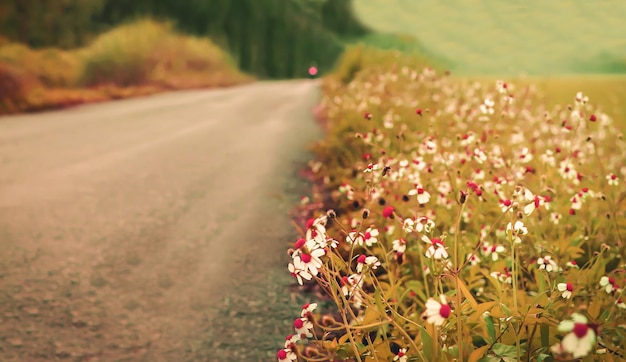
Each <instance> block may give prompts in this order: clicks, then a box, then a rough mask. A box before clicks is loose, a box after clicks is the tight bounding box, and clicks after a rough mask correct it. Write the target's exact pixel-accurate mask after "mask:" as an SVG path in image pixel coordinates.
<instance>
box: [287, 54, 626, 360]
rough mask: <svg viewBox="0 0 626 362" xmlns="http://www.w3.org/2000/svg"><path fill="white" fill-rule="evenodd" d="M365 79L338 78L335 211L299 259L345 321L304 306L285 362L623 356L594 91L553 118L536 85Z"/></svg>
mask: <svg viewBox="0 0 626 362" xmlns="http://www.w3.org/2000/svg"><path fill="white" fill-rule="evenodd" d="M360 69H361V70H360V71H359V72H358V73H356V75H355V76H353V77H352V80H351V81H350V82H348V83H347V84H344V83H342V82H341V81H340V80H338V79H336V78H328V79H326V80H325V85H324V93H325V95H324V98H323V100H322V107H323V109H324V110H325V116H326V118H327V119H328V121H327V132H328V134H327V137H326V138H325V140H323V141H322V142H320V143H319V144H318V145H317V146H316V147H315V154H316V159H315V160H314V161H313V162H312V163H311V173H312V174H313V175H314V180H315V184H316V191H315V192H314V193H313V195H312V197H311V205H315V204H316V203H317V202H322V203H324V204H325V208H324V209H321V210H319V209H318V210H316V211H315V212H314V214H313V218H311V219H310V220H308V222H306V225H303V228H302V230H301V233H302V238H301V239H300V240H298V241H297V242H296V243H295V244H294V246H293V248H292V249H290V253H291V256H292V262H291V263H290V265H289V270H290V272H291V273H292V275H293V276H294V277H296V278H297V280H298V281H299V282H300V283H302V284H307V286H309V287H311V288H318V289H319V290H321V291H322V292H323V294H324V295H325V296H326V297H327V299H328V300H329V301H331V302H332V303H333V304H334V305H336V309H335V310H334V311H330V312H329V313H320V311H318V310H317V305H316V304H307V305H305V306H303V309H302V313H301V315H300V316H298V317H297V318H296V319H295V320H294V329H295V334H294V335H291V336H289V337H288V338H287V342H286V344H285V348H284V349H281V350H279V352H278V358H279V360H296V359H299V358H301V359H304V360H306V359H320V360H339V359H344V360H345V359H349V360H357V361H369V360H383V361H389V360H394V361H408V360H415V361H453V360H456V361H494V362H495V361H501V360H504V361H518V360H528V361H530V360H533V361H534V360H540V361H548V360H554V359H555V358H559V359H561V358H575V359H576V358H583V357H584V358H586V360H602V361H612V360H623V359H624V357H623V356H624V354H625V353H626V347H625V346H624V344H623V341H624V340H626V331H625V330H624V328H623V326H624V324H625V323H626V302H625V301H626V299H624V298H625V296H624V295H623V294H624V285H625V284H626V277H625V274H624V267H625V266H626V265H625V264H624V258H625V257H626V255H625V254H626V248H624V241H625V239H624V238H625V237H626V222H625V220H626V218H625V216H626V215H625V214H626V197H625V195H626V187H625V186H624V185H625V184H626V167H625V166H624V165H626V144H625V143H624V141H623V139H622V135H621V134H620V133H619V131H618V129H617V128H616V125H615V123H614V120H613V119H612V118H611V117H610V116H609V115H608V114H605V113H603V112H601V111H600V110H599V109H598V108H596V107H594V106H593V105H592V104H593V103H592V102H591V101H593V100H591V101H589V100H588V99H587V97H585V95H584V94H582V93H579V94H572V98H571V104H570V105H569V106H557V107H551V108H548V107H547V106H545V103H544V100H543V99H542V98H541V97H539V96H538V95H537V93H536V87H535V86H532V85H531V86H529V87H520V88H519V89H517V87H515V86H514V85H513V84H509V83H505V82H503V81H498V82H495V84H493V83H492V84H489V85H485V84H482V83H478V82H472V81H460V80H456V79H453V78H451V77H449V76H444V75H439V74H438V73H437V72H435V71H433V70H432V69H428V68H427V69H424V70H421V71H418V70H416V69H415V68H413V67H409V66H402V65H400V66H395V67H392V66H390V65H386V66H368V67H361V68H360ZM307 206H309V205H307ZM329 208H332V209H334V211H333V210H328V209H329ZM327 210H328V211H327Z"/></svg>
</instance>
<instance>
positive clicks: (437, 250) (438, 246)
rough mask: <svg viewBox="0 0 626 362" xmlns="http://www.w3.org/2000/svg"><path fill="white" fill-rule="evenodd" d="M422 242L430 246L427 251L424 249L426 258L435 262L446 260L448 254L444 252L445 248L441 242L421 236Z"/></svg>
mask: <svg viewBox="0 0 626 362" xmlns="http://www.w3.org/2000/svg"><path fill="white" fill-rule="evenodd" d="M422 240H423V241H424V242H425V243H427V244H430V246H429V247H428V249H426V254H425V255H426V257H427V258H433V259H436V260H441V259H447V258H448V252H447V251H446V247H445V245H443V241H441V239H438V238H432V239H430V238H429V237H428V236H426V235H423V236H422Z"/></svg>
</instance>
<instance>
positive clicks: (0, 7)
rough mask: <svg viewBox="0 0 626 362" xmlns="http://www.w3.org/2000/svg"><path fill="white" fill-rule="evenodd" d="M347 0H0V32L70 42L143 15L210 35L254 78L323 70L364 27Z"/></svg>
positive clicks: (49, 43) (27, 39) (52, 43)
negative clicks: (346, 42)
mask: <svg viewBox="0 0 626 362" xmlns="http://www.w3.org/2000/svg"><path fill="white" fill-rule="evenodd" d="M351 6H352V4H351V0H132V1H129V0H3V1H2V2H0V34H2V35H3V36H5V37H6V38H8V40H9V41H12V42H19V43H22V44H26V45H28V46H29V47H32V48H44V47H57V48H62V49H73V48H78V47H82V46H85V45H87V44H89V43H90V42H91V41H92V40H93V39H95V37H96V36H97V35H98V34H100V33H102V32H105V31H108V30H110V29H112V28H114V27H116V26H118V25H120V24H124V23H128V22H131V21H134V20H137V19H142V18H146V17H150V18H154V19H157V20H165V21H168V22H171V23H173V24H174V27H175V29H176V30H178V31H181V32H184V33H188V34H192V35H196V36H208V37H210V38H211V39H212V40H213V42H214V43H216V44H217V45H219V46H221V47H222V48H224V49H226V50H227V51H228V52H229V53H230V54H231V56H232V58H233V59H234V61H235V63H236V64H237V65H238V66H239V68H240V69H242V70H243V71H245V72H247V73H250V74H254V75H255V76H257V77H260V78H292V77H302V76H305V75H306V73H305V72H306V69H307V68H308V67H309V66H310V65H312V64H314V65H316V66H318V68H319V69H320V71H321V72H324V71H325V70H329V69H330V68H332V66H333V65H334V64H335V61H336V60H337V58H338V57H339V55H340V54H341V53H342V52H343V50H344V46H345V41H343V40H344V39H349V38H358V37H360V36H363V35H366V34H367V33H368V29H367V28H366V27H365V26H363V25H362V24H360V23H359V22H358V21H357V20H356V18H355V17H354V16H353V12H352V9H351Z"/></svg>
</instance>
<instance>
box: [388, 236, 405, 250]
mask: <svg viewBox="0 0 626 362" xmlns="http://www.w3.org/2000/svg"><path fill="white" fill-rule="evenodd" d="M391 243H392V245H393V251H395V252H396V253H404V252H405V251H406V240H404V239H403V238H400V239H397V240H394V241H392V242H391Z"/></svg>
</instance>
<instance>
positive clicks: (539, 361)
mask: <svg viewBox="0 0 626 362" xmlns="http://www.w3.org/2000/svg"><path fill="white" fill-rule="evenodd" d="M550 360H552V356H550V355H549V354H545V353H542V354H540V355H539V356H537V362H544V361H550Z"/></svg>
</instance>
